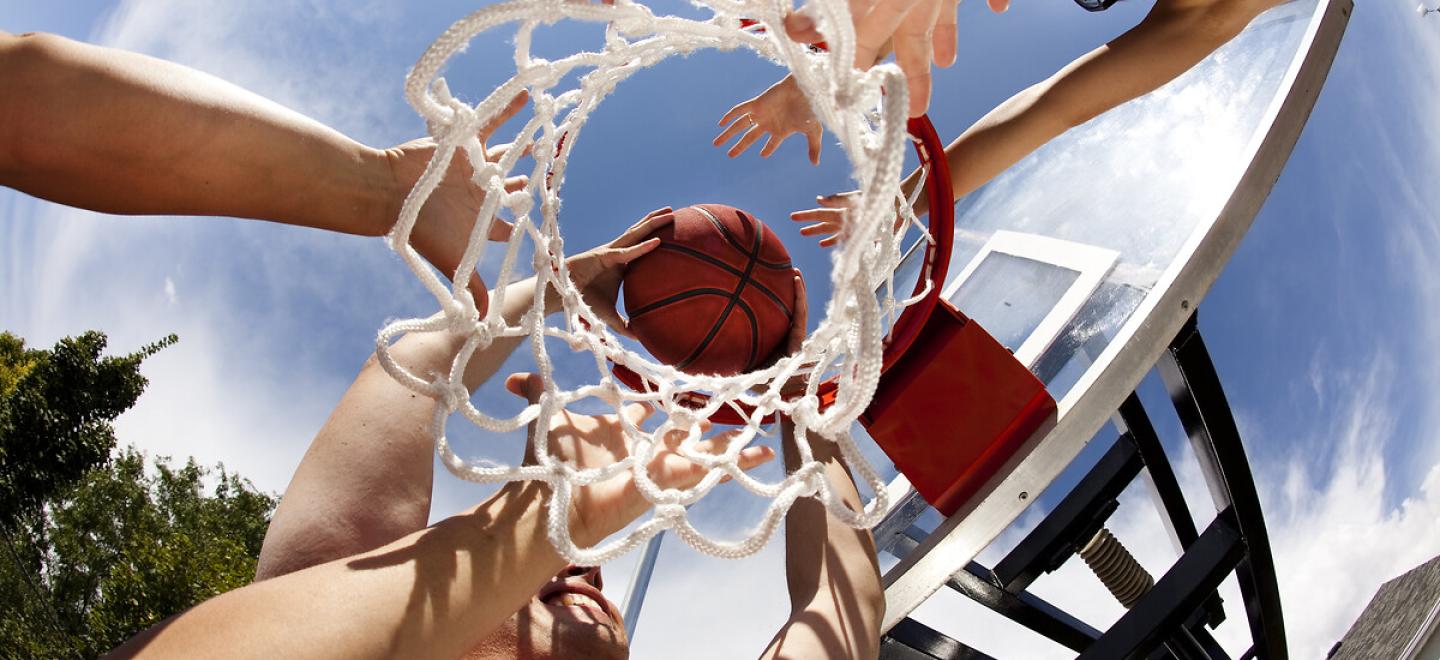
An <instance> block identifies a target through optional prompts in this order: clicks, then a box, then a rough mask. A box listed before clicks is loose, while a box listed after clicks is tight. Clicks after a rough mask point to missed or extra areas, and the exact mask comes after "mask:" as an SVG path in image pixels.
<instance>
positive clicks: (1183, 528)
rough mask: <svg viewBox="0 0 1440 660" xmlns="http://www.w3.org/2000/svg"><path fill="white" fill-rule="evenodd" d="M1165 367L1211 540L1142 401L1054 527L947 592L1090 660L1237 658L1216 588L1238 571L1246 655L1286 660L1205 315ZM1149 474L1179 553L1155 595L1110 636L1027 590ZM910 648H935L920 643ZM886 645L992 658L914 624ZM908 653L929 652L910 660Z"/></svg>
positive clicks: (1135, 402) (1251, 489) (1255, 501)
mask: <svg viewBox="0 0 1440 660" xmlns="http://www.w3.org/2000/svg"><path fill="white" fill-rule="evenodd" d="M1156 368H1157V369H1158V371H1159V372H1160V376H1161V378H1162V380H1163V381H1164V383H1165V385H1166V389H1167V390H1168V392H1169V394H1170V399H1171V403H1172V404H1173V405H1174V407H1175V410H1176V413H1177V415H1178V416H1179V419H1180V422H1181V424H1182V426H1183V427H1184V428H1185V431H1186V434H1187V436H1188V437H1189V440H1190V443H1191V446H1192V447H1193V449H1194V452H1195V455H1196V457H1197V458H1198V459H1199V461H1200V465H1201V471H1202V472H1203V474H1204V475H1205V480H1206V484H1207V485H1208V486H1209V490H1210V493H1211V496H1212V499H1213V500H1214V502H1215V506H1216V510H1217V511H1218V512H1219V513H1218V514H1217V516H1216V518H1215V520H1214V521H1212V522H1211V523H1210V524H1209V526H1208V527H1206V529H1205V530H1204V532H1199V531H1197V529H1196V525H1195V521H1194V519H1193V518H1191V516H1190V513H1189V508H1188V507H1187V506H1186V503H1185V498H1184V495H1183V493H1182V492H1181V490H1180V485H1179V481H1178V480H1177V479H1176V477H1175V472H1174V469H1173V468H1172V467H1171V464H1170V461H1169V459H1168V458H1167V456H1166V454H1165V451H1164V446H1163V444H1162V443H1161V441H1160V437H1159V435H1158V434H1157V433H1156V431H1155V428H1154V426H1153V424H1152V423H1151V421H1150V417H1149V415H1148V414H1147V413H1146V411H1145V408H1144V406H1143V404H1142V403H1141V400H1140V397H1139V396H1137V395H1135V394H1134V393H1132V394H1131V395H1130V396H1129V397H1127V398H1126V400H1125V402H1124V403H1123V404H1121V406H1120V408H1119V409H1118V410H1117V411H1116V413H1115V415H1114V423H1115V425H1116V427H1117V428H1118V429H1120V436H1119V437H1118V438H1116V440H1115V442H1114V444H1113V445H1112V446H1111V447H1110V449H1109V450H1108V451H1107V452H1106V453H1105V454H1104V456H1102V457H1101V458H1100V460H1099V461H1098V462H1096V464H1095V466H1094V467H1092V468H1091V469H1090V471H1089V472H1088V473H1087V474H1086V475H1085V476H1084V477H1083V478H1082V479H1081V480H1080V482H1079V483H1078V484H1076V486H1075V487H1074V488H1073V489H1072V490H1071V491H1070V492H1069V493H1067V494H1066V495H1065V497H1063V498H1062V499H1061V501H1060V502H1059V503H1058V504H1057V505H1056V506H1055V508H1054V510H1053V511H1051V512H1050V513H1049V514H1048V515H1047V516H1046V518H1045V520H1043V521H1042V522H1041V523H1040V524H1039V525H1037V526H1036V528H1035V529H1034V530H1033V531H1031V532H1030V534H1028V535H1027V536H1026V537H1025V538H1024V539H1023V540H1022V541H1021V542H1020V543H1019V544H1018V545H1016V546H1015V548H1014V549H1013V550H1011V551H1010V553H1009V554H1008V555H1006V556H1005V557H1004V558H1003V559H1001V560H1000V561H999V562H998V563H997V564H996V565H995V568H994V569H993V570H991V569H989V568H986V567H985V566H982V565H980V564H977V563H974V562H971V564H970V565H969V566H967V567H966V568H965V569H964V570H962V571H960V572H958V573H957V574H956V575H954V576H953V577H952V578H951V579H950V580H949V582H948V583H947V586H949V587H950V588H952V589H954V590H955V591H958V592H960V593H962V594H964V595H966V596H967V597H969V598H971V599H972V600H974V601H976V602H978V603H980V604H982V605H985V606H986V607H989V608H990V609H991V610H993V611H995V612H997V613H1000V614H1002V615H1004V616H1006V617H1008V618H1010V619H1011V620H1014V621H1016V622H1018V623H1020V624H1021V625H1024V626H1026V627H1027V628H1029V629H1030V630H1033V631H1035V632H1037V633H1039V634H1041V635H1044V636H1045V637H1048V638H1050V639H1052V640H1054V641H1056V642H1058V643H1060V644H1062V645H1064V646H1066V647H1067V648H1070V649H1072V650H1075V651H1076V652H1079V653H1080V657H1081V658H1087V659H1088V658H1105V659H1109V658H1177V659H1179V660H1190V659H1192V658H1194V659H1202V658H1203V659H1206V660H1212V659H1219V658H1228V656H1227V655H1226V653H1225V652H1224V650H1223V649H1221V648H1220V645H1219V644H1218V643H1216V641H1215V639H1214V638H1213V637H1212V636H1211V635H1210V633H1209V631H1208V629H1211V628H1214V627H1215V626H1217V625H1219V624H1220V622H1222V621H1223V620H1224V618H1225V612H1224V609H1223V607H1222V602H1221V599H1220V596H1219V594H1218V593H1217V589H1218V586H1219V585H1220V583H1221V582H1222V581H1223V580H1224V579H1225V578H1226V577H1227V576H1229V575H1230V574H1231V573H1234V574H1235V575H1236V577H1237V580H1238V582H1239V583H1240V591H1241V594H1242V596H1243V601H1244V602H1243V604H1244V606H1245V610H1246V616H1247V620H1248V621H1249V624H1250V630H1251V635H1252V637H1253V639H1254V640H1255V641H1254V646H1253V647H1252V648H1251V649H1250V650H1249V651H1247V652H1246V654H1245V655H1244V656H1242V657H1257V658H1267V659H1273V660H1284V659H1285V658H1286V657H1287V649H1286V645H1285V631H1284V622H1283V617H1282V615H1281V611H1280V598H1279V587H1278V582H1277V581H1276V578H1275V565H1274V560H1273V558H1272V557H1271V555H1270V544H1269V537H1268V534H1267V533H1266V530H1265V522H1264V517H1263V516H1262V514H1261V511H1260V501H1259V497H1258V495H1257V493H1256V489H1255V482H1254V478H1253V477H1252V476H1251V474H1250V467H1249V462H1248V461H1247V460H1246V458H1245V450H1244V446H1243V444H1242V443H1241V440H1240V433H1239V430H1238V429H1237V428H1236V426H1235V420H1234V417H1233V415H1232V414H1231V412H1230V408H1229V404H1228V403H1227V401H1226V399H1225V394H1224V391H1223V389H1222V388H1221V385H1220V379H1219V376H1218V375H1217V374H1216V373H1215V366H1214V363H1213V362H1212V361H1211V360H1210V356H1209V353H1208V351H1207V350H1206V348H1205V344H1204V342H1203V340H1202V339H1201V338H1200V332H1199V329H1198V327H1197V325H1196V319H1195V316H1193V315H1192V316H1191V317H1190V319H1189V320H1188V321H1187V322H1186V323H1185V325H1184V327H1183V328H1182V329H1181V331H1180V332H1179V334H1177V335H1176V337H1175V339H1174V340H1173V341H1172V342H1171V344H1170V346H1169V348H1168V350H1167V351H1166V353H1165V354H1164V355H1163V356H1162V357H1161V359H1160V360H1159V362H1158V363H1157V364H1156ZM1142 474H1143V475H1144V476H1145V479H1146V485H1147V486H1148V488H1149V491H1150V493H1151V495H1152V499H1153V501H1154V504H1155V507H1156V509H1157V510H1158V511H1159V512H1160V513H1161V519H1162V520H1163V521H1164V524H1165V527H1166V531H1167V533H1168V534H1169V537H1170V539H1171V540H1172V542H1173V543H1174V544H1175V547H1176V549H1177V551H1178V552H1179V553H1180V558H1179V559H1178V560H1176V562H1175V564H1174V565H1172V566H1171V567H1170V569H1169V570H1168V571H1166V573H1165V574H1164V575H1163V576H1161V577H1160V578H1159V579H1158V580H1157V581H1156V582H1155V585H1154V587H1153V588H1151V589H1150V590H1149V591H1148V592H1146V593H1145V594H1144V595H1143V596H1141V597H1140V599H1139V600H1138V601H1136V602H1135V603H1134V605H1133V607H1131V609H1130V610H1128V611H1127V612H1126V614H1125V615H1124V616H1122V617H1121V618H1120V620H1119V621H1117V622H1116V623H1115V624H1114V625H1112V626H1111V627H1110V629H1109V630H1106V631H1103V632H1102V631H1099V630H1096V629H1095V628H1093V627H1091V626H1090V625H1089V624H1086V623H1085V622H1083V621H1081V620H1080V619H1079V618H1077V617H1075V616H1073V615H1071V614H1069V613H1067V612H1065V611H1063V610H1061V609H1060V608H1058V607H1056V606H1054V605H1052V604H1050V603H1048V602H1046V601H1045V600H1043V599H1041V598H1038V597H1036V596H1034V595H1033V594H1030V593H1029V592H1028V591H1026V589H1027V588H1028V587H1029V586H1030V584H1031V583H1032V582H1034V581H1035V580H1036V579H1037V578H1038V577H1039V576H1041V575H1043V574H1044V573H1048V572H1051V571H1054V570H1055V569H1057V568H1059V567H1060V566H1061V565H1062V564H1064V563H1065V561H1067V560H1068V559H1069V558H1070V557H1072V556H1074V555H1075V554H1076V553H1077V552H1078V551H1079V549H1080V547H1081V546H1082V545H1084V544H1085V543H1086V542H1087V541H1088V540H1089V539H1090V538H1091V537H1092V536H1094V535H1095V534H1096V532H1097V531H1098V530H1100V529H1101V528H1102V527H1103V526H1104V525H1105V522H1106V521H1107V520H1108V519H1109V517H1110V515H1111V514H1112V513H1114V511H1115V510H1116V508H1117V506H1118V504H1117V498H1118V497H1119V495H1120V493H1121V492H1122V491H1123V490H1124V489H1125V488H1126V487H1127V486H1128V485H1129V484H1130V483H1132V482H1133V481H1134V480H1135V479H1136V478H1137V477H1138V476H1140V475H1142ZM909 531H910V530H908V529H906V530H901V529H896V530H892V536H893V537H894V539H895V541H894V545H895V546H897V547H898V548H900V549H904V548H912V547H914V546H915V543H916V542H915V540H913V539H911V538H910V536H909V535H908V534H907V533H906V532H909ZM893 551H895V550H892V552H893ZM902 554H903V553H902ZM926 631H928V632H926ZM936 636H938V637H936ZM937 640H940V641H937ZM911 641H914V642H915V643H917V644H923V645H924V646H923V648H922V646H913V645H910V644H909V642H911ZM885 643H886V644H887V645H889V646H887V647H886V648H888V649H890V650H889V651H886V652H882V657H885V658H896V659H901V658H936V659H939V658H951V657H955V658H974V657H985V656H984V655H983V654H980V655H975V654H977V653H978V652H977V651H974V649H971V648H970V647H968V646H965V645H964V644H961V643H960V642H956V641H955V640H950V639H949V638H948V637H945V636H944V635H940V634H939V633H937V632H935V631H933V630H930V629H929V628H926V627H925V626H922V625H920V624H919V623H916V622H913V621H910V620H908V619H907V620H906V621H905V622H902V623H901V624H899V625H897V626H896V627H895V629H894V630H892V631H891V632H890V633H889V634H888V635H887V636H886V642H885ZM902 646H903V647H907V648H908V649H909V650H914V651H918V652H923V655H902V654H901V653H902V652H901V651H900V650H899V649H900V647H902ZM944 653H954V654H955V655H945V654H944Z"/></svg>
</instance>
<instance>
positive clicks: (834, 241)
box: [820, 233, 840, 248]
mask: <svg viewBox="0 0 1440 660" xmlns="http://www.w3.org/2000/svg"><path fill="white" fill-rule="evenodd" d="M839 244H840V234H838V233H837V234H835V235H834V236H831V237H830V238H822V239H820V247H822V248H828V247H835V246H836V245H839Z"/></svg>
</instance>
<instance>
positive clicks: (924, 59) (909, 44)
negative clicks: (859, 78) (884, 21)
mask: <svg viewBox="0 0 1440 660" xmlns="http://www.w3.org/2000/svg"><path fill="white" fill-rule="evenodd" d="M946 1H948V0H946ZM939 12H940V3H939V1H938V0H921V2H920V4H917V5H915V6H914V8H912V9H911V11H910V13H909V14H908V15H906V16H905V19H904V20H903V21H902V22H901V24H900V28H899V31H898V32H896V33H895V63H896V64H899V65H900V70H901V71H903V72H905V81H906V86H907V87H909V88H910V116H911V117H918V116H920V115H922V114H924V113H925V109H926V108H928V107H929V106H930V78H931V73H930V62H931V60H930V57H931V55H933V54H934V36H933V32H932V30H933V29H934V27H935V19H936V18H937V17H938V16H939Z"/></svg>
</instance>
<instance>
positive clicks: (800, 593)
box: [761, 271, 885, 659]
mask: <svg viewBox="0 0 1440 660" xmlns="http://www.w3.org/2000/svg"><path fill="white" fill-rule="evenodd" d="M794 309H795V318H794V320H793V322H792V324H791V326H790V335H789V337H788V338H787V340H786V346H785V350H786V351H787V352H788V353H792V354H793V353H794V352H796V351H798V350H799V349H800V345H801V344H802V343H803V342H804V341H805V331H806V324H807V316H808V312H809V310H808V308H807V306H806V304H805V281H804V280H803V279H802V278H801V277H800V276H799V273H798V271H797V273H796V276H795V305H794ZM780 431H781V442H782V444H783V445H784V451H785V470H786V471H787V472H790V471H794V470H795V469H797V468H799V467H800V453H799V449H798V448H797V445H796V443H797V442H808V443H809V444H810V450H811V452H812V456H814V458H815V460H818V461H820V462H822V463H824V464H825V478H826V479H827V480H828V481H829V482H830V487H831V488H832V489H834V490H835V492H836V494H838V495H839V496H840V498H841V499H842V500H844V501H845V504H846V505H847V506H849V507H850V508H851V509H853V510H856V511H858V510H860V508H861V507H862V506H863V505H862V503H861V502H860V494H859V493H858V492H856V490H855V482H854V481H852V480H851V479H850V473H849V472H848V471H847V470H846V469H845V464H844V463H843V462H842V461H841V457H840V450H839V448H838V447H837V446H836V445H835V444H834V443H832V442H828V441H825V440H823V439H819V438H816V437H813V436H810V437H806V438H798V439H797V438H796V437H795V426H794V424H793V423H791V421H790V419H789V418H788V417H782V418H781V420H780ZM785 581H786V583H787V586H788V587H789V589H790V620H789V621H787V622H785V625H784V626H782V627H781V628H780V631H779V632H777V633H775V638H774V639H772V640H770V646H769V647H767V648H766V649H765V653H764V654H763V655H762V656H761V657H762V658H781V657H784V658H838V659H846V658H866V659H868V658H874V657H875V656H876V655H877V654H878V653H879V650H880V619H881V617H882V616H884V614H885V591H884V590H883V589H881V587H880V565H879V563H878V562H877V561H876V558H875V542H874V540H873V539H872V538H871V537H870V531H869V530H865V529H855V528H853V527H850V526H848V525H846V524H844V523H842V522H840V521H838V520H835V519H834V518H832V517H831V516H830V513H829V512H828V511H827V510H826V509H825V505H824V504H822V503H821V502H820V501H819V500H816V499H814V498H809V497H806V498H801V499H800V500H797V501H796V502H795V504H794V505H792V506H791V507H790V513H789V514H788V515H787V516H786V517H785Z"/></svg>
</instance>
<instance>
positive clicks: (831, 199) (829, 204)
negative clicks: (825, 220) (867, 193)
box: [815, 191, 858, 209]
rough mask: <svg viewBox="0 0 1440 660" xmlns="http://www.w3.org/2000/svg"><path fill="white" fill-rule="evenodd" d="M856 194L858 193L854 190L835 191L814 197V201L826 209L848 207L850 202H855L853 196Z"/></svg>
mask: <svg viewBox="0 0 1440 660" xmlns="http://www.w3.org/2000/svg"><path fill="white" fill-rule="evenodd" d="M857 194H858V193H856V192H854V191H851V192H843V193H835V194H833V195H826V196H824V197H816V198H815V201H816V202H819V203H820V205H821V206H823V207H825V208H828V209H848V208H850V206H851V205H852V204H854V203H855V196H856V195H857Z"/></svg>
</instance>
